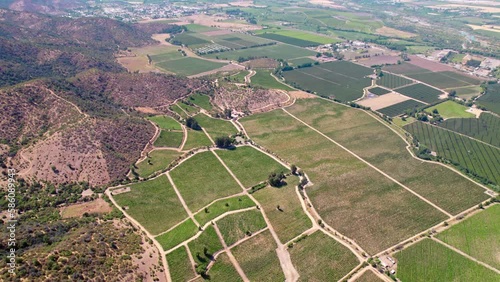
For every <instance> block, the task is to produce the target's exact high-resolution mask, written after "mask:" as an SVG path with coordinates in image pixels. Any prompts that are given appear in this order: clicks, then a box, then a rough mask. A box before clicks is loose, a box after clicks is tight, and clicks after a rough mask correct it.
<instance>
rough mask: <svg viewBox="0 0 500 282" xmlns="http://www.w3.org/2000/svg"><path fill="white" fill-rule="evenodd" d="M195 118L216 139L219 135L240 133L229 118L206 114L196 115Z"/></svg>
mask: <svg viewBox="0 0 500 282" xmlns="http://www.w3.org/2000/svg"><path fill="white" fill-rule="evenodd" d="M194 119H196V121H197V122H198V124H199V125H200V126H201V127H202V128H203V129H205V130H206V131H207V132H208V134H209V135H210V137H212V139H214V140H215V138H217V137H222V136H232V135H234V134H236V133H238V129H237V128H236V127H235V126H234V125H233V124H232V123H231V122H230V121H228V120H223V119H218V118H212V117H209V116H207V115H205V114H198V115H196V116H194Z"/></svg>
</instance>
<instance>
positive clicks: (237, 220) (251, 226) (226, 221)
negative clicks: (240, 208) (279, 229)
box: [217, 210, 267, 246]
mask: <svg viewBox="0 0 500 282" xmlns="http://www.w3.org/2000/svg"><path fill="white" fill-rule="evenodd" d="M217 226H218V227H219V230H220V232H221V234H222V237H223V238H224V241H225V242H226V244H227V245H228V246H231V245H232V244H234V243H236V242H238V241H239V240H241V239H243V238H245V237H247V236H248V235H251V234H253V233H255V232H257V231H259V230H261V229H264V228H266V226H267V224H266V221H265V220H264V218H263V217H262V213H261V212H260V211H259V210H250V211H246V212H241V213H235V214H231V215H228V216H226V217H224V218H223V219H221V220H219V221H217Z"/></svg>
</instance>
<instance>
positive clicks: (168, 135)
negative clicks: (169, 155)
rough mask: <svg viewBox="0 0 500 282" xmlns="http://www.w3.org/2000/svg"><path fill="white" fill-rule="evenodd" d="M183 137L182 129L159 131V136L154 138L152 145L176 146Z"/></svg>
mask: <svg viewBox="0 0 500 282" xmlns="http://www.w3.org/2000/svg"><path fill="white" fill-rule="evenodd" d="M183 138H184V133H183V132H182V131H165V130H161V131H160V136H158V138H157V139H156V140H155V143H154V145H155V146H156V147H171V148H178V147H179V146H180V145H181V143H182V139H183Z"/></svg>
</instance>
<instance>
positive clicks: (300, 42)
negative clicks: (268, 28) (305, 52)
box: [258, 33, 333, 47]
mask: <svg viewBox="0 0 500 282" xmlns="http://www.w3.org/2000/svg"><path fill="white" fill-rule="evenodd" d="M258 36H259V37H262V38H267V39H271V40H276V41H279V42H283V43H286V44H291V45H295V46H299V47H311V46H318V45H321V43H319V42H316V41H311V40H304V39H300V38H297V37H291V36H286V35H282V34H278V33H262V34H259V35H258ZM332 41H333V39H332Z"/></svg>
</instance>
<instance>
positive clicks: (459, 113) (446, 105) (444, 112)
mask: <svg viewBox="0 0 500 282" xmlns="http://www.w3.org/2000/svg"><path fill="white" fill-rule="evenodd" d="M467 109H468V108H467V107H466V106H464V105H460V104H459V103H456V102H454V101H451V100H448V101H445V102H443V103H439V104H437V105H435V106H432V107H430V108H426V109H425V111H426V112H428V113H430V114H432V113H433V112H434V110H437V111H438V113H439V115H440V116H442V117H443V118H444V119H449V118H475V117H476V115H475V114H473V113H469V112H466V110H467Z"/></svg>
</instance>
